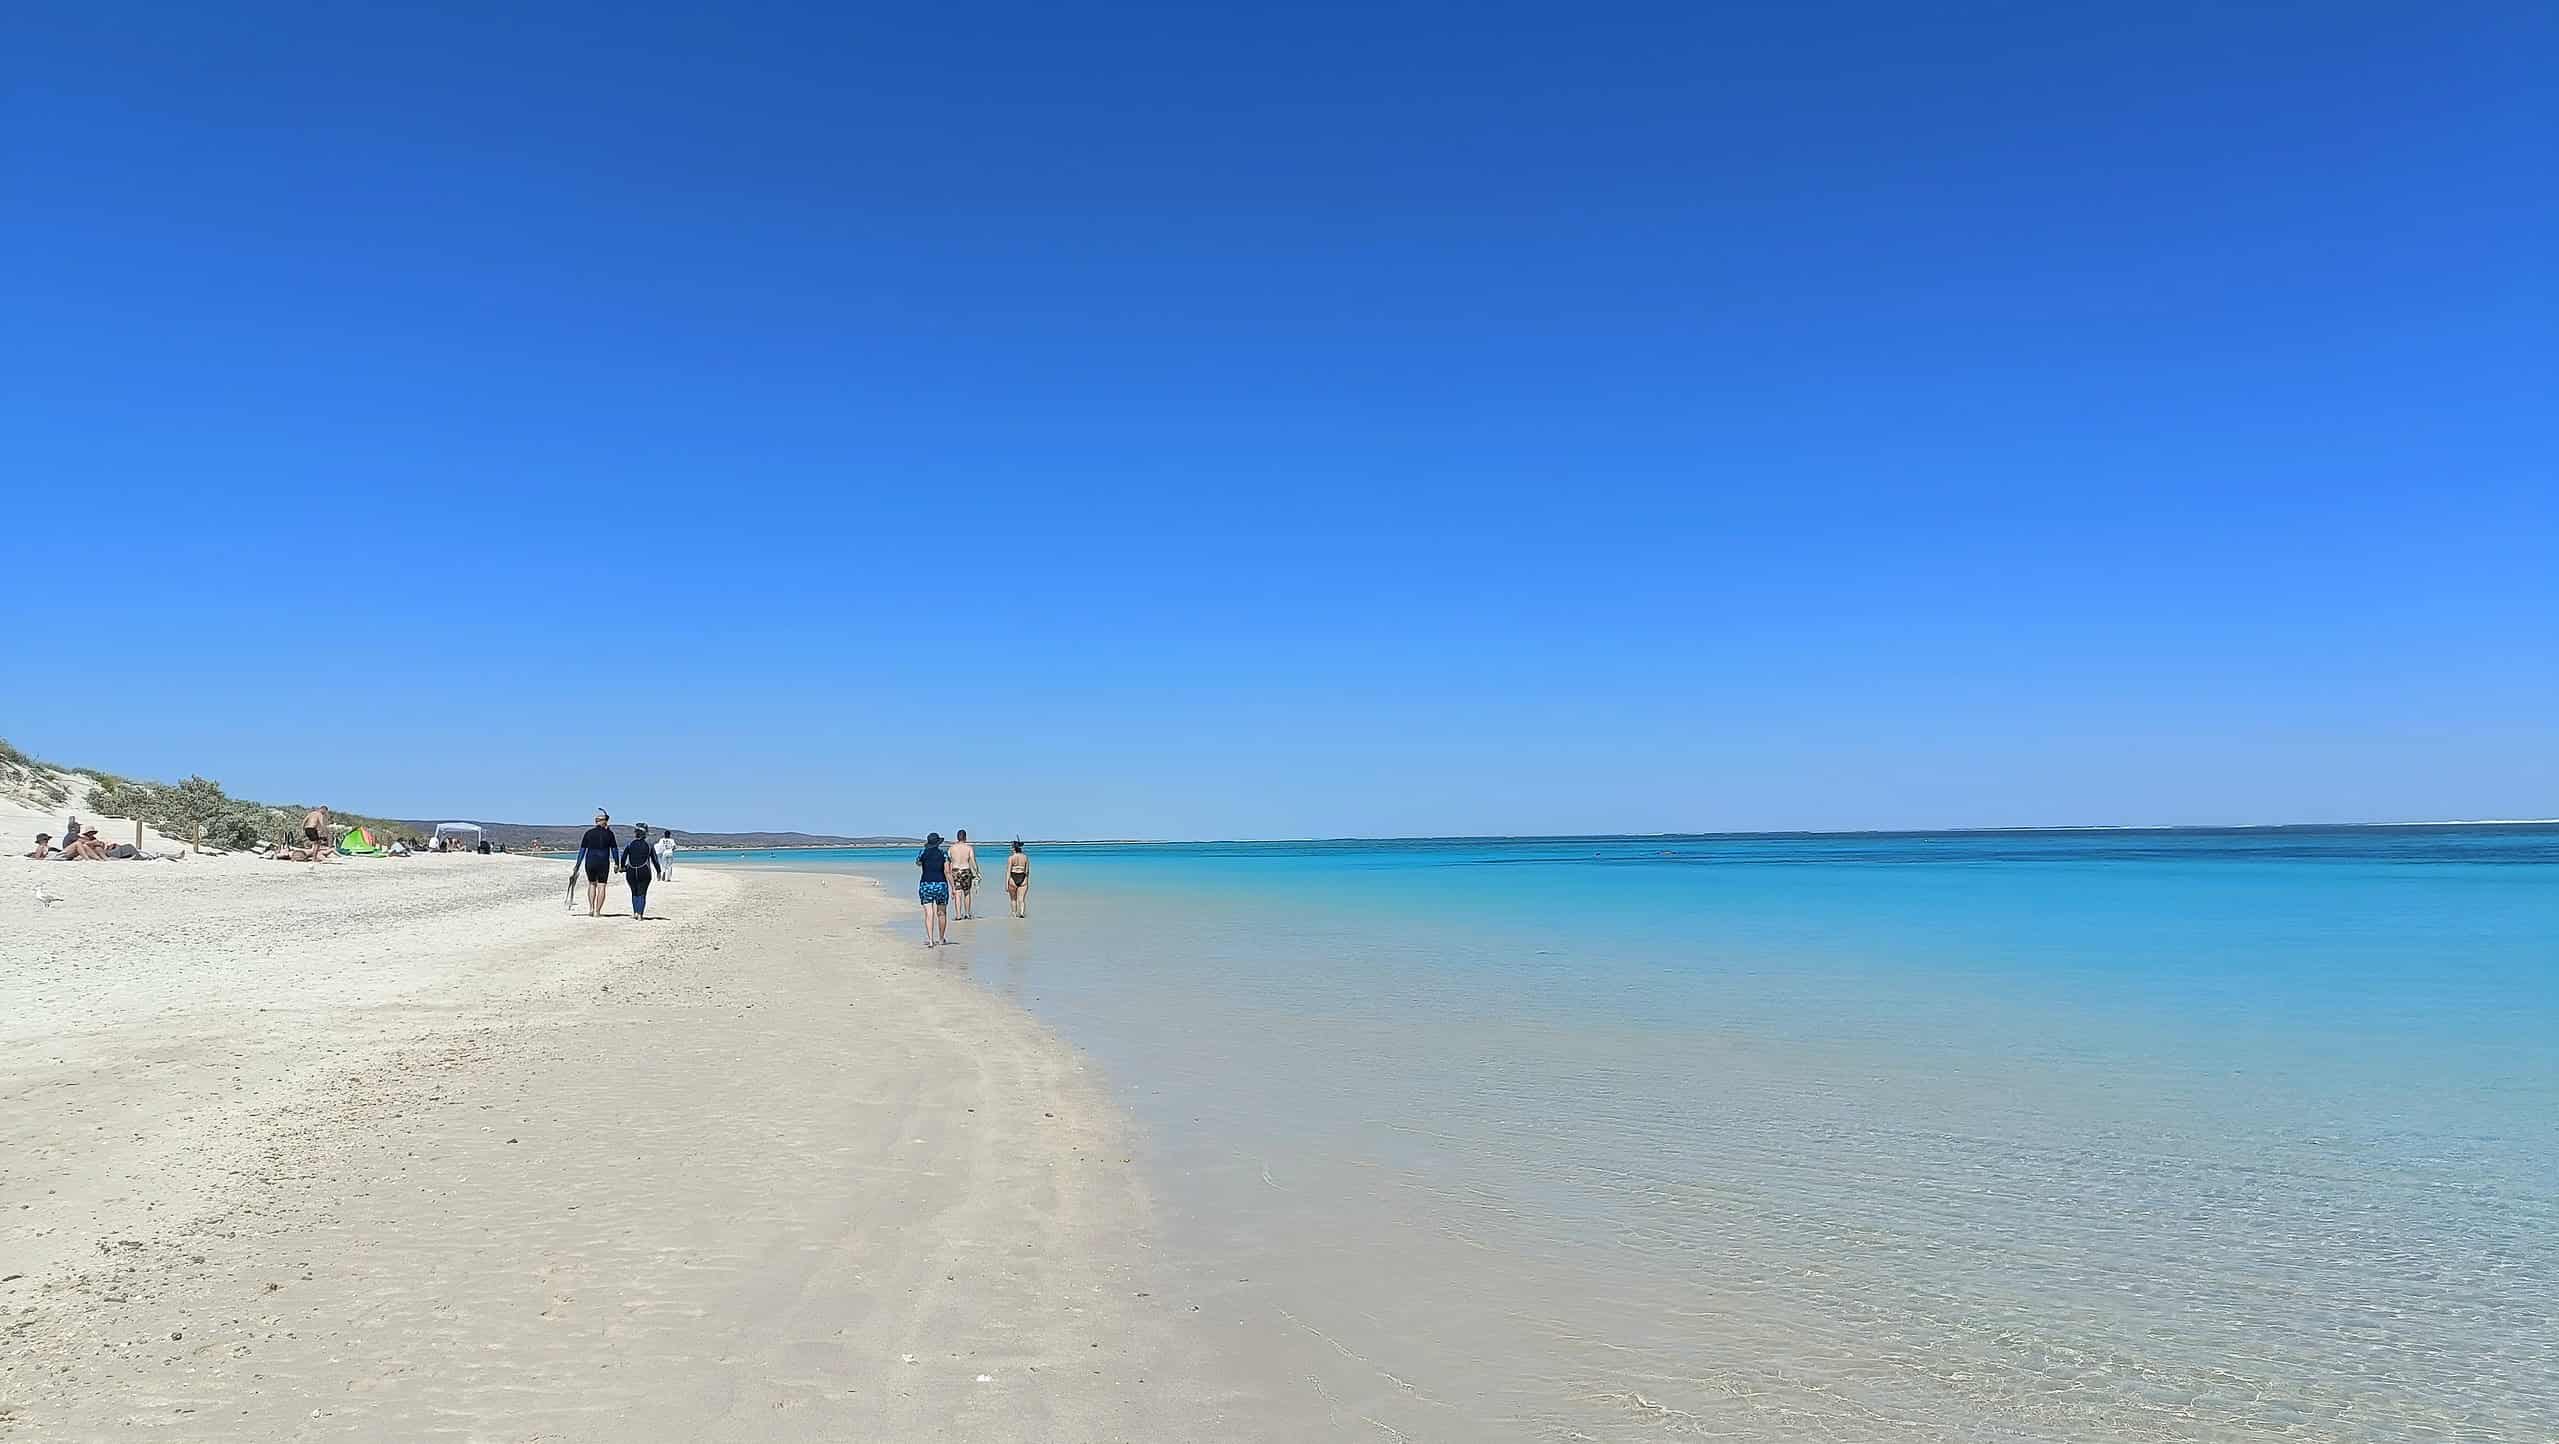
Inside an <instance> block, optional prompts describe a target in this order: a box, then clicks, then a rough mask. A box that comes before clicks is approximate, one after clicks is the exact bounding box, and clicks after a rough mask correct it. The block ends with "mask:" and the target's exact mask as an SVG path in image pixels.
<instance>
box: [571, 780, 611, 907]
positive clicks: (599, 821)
mask: <svg viewBox="0 0 2559 1444" xmlns="http://www.w3.org/2000/svg"><path fill="white" fill-rule="evenodd" d="M612 820H613V814H612V813H609V812H607V811H605V810H604V809H603V808H601V807H599V808H597V809H596V810H595V826H593V827H590V828H588V829H587V830H586V836H584V837H581V838H579V839H578V866H580V867H583V868H585V869H586V915H587V916H588V917H591V918H600V917H602V916H604V884H605V883H606V881H607V880H609V879H610V878H611V877H612V876H613V854H614V853H615V852H616V851H617V850H618V845H617V844H616V843H615V842H614V840H613V829H612V828H610V827H607V826H605V824H606V823H608V822H611V821H612Z"/></svg>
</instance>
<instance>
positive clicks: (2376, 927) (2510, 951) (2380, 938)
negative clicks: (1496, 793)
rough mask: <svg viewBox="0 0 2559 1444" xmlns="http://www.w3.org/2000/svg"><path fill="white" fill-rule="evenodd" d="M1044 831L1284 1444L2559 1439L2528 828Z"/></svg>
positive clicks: (1069, 963)
mask: <svg viewBox="0 0 2559 1444" xmlns="http://www.w3.org/2000/svg"><path fill="white" fill-rule="evenodd" d="M735 856H737V857H739V858H740V859H743V860H752V861H758V862H761V863H763V864H765V865H785V866H790V867H818V868H838V869H849V870H853V871H858V872H863V873H868V874H871V875H874V876H876V877H878V878H879V879H881V880H882V882H883V883H884V885H886V886H887V887H889V888H890V889H891V890H892V892H893V893H894V895H896V896H898V897H900V898H904V899H911V898H912V897H913V881H914V876H915V874H914V869H913V867H912V864H911V862H910V853H909V852H908V851H907V850H903V849H901V850H895V851H888V852H876V851H845V852H834V853H805V852H799V853H788V854H761V855H757V854H740V855H735ZM982 856H983V861H984V863H985V864H986V866H987V870H988V872H989V873H990V874H993V873H994V872H995V870H996V869H998V868H1000V867H1001V865H1002V864H1001V849H1000V848H988V849H987V850H986V852H985V853H984V854H983V855H982ZM1032 856H1033V859H1034V866H1035V872H1034V887H1033V891H1032V895H1031V896H1032V901H1031V916H1030V917H1029V919H1028V920H1027V921H1015V920H1013V919H1011V918H1009V917H1007V916H1006V915H1005V913H1006V908H1005V902H1004V898H1003V894H1002V890H1001V888H1000V887H990V888H988V889H987V890H986V891H985V892H984V893H982V895H981V900H980V912H981V914H982V916H981V917H980V919H979V920H978V921H975V922H964V923H958V924H956V925H955V929H954V931H955V937H956V939H957V940H958V942H959V944H960V946H958V947H957V948H955V949H953V950H951V951H950V952H949V953H927V952H926V951H925V950H924V949H923V948H922V947H921V932H920V930H918V931H914V932H913V933H912V934H911V936H913V937H914V939H915V940H916V942H917V944H918V946H917V949H916V956H917V965H918V966H933V967H953V968H960V967H965V968H966V969H967V970H969V971H970V972H971V973H973V974H975V975H976V976H977V977H978V978H980V979H981V980H982V981H983V982H984V983H985V984H986V985H988V986H990V987H993V988H996V989H999V990H1001V991H1002V992H1003V993H1005V994H1007V995H1009V996H1011V997H1013V998H1015V999H1016V1000H1018V1001H1019V1002H1020V1003H1021V1004H1022V1005H1023V1006H1025V1007H1027V1008H1029V1009H1030V1010H1032V1011H1033V1012H1034V1013H1036V1014H1037V1015H1039V1016H1040V1017H1042V1018H1043V1019H1045V1020H1046V1021H1048V1022H1049V1023H1050V1024H1051V1025H1053V1026H1054V1027H1055V1028H1056V1029H1057V1030H1058V1031H1059V1032H1060V1033H1061V1034H1062V1035H1063V1036H1065V1037H1066V1038H1067V1039H1068V1040H1069V1041H1070V1042H1072V1043H1074V1044H1076V1045H1077V1046H1078V1047H1080V1048H1081V1049H1082V1050H1084V1052H1085V1053H1086V1054H1087V1055H1088V1056H1089V1057H1091V1058H1092V1059H1093V1060H1094V1062H1095V1064H1096V1066H1098V1067H1099V1068H1100V1069H1102V1070H1103V1072H1104V1073H1105V1074H1106V1076H1107V1077H1108V1078H1109V1080H1110V1082H1111V1084H1112V1086H1113V1088H1114V1089H1115V1090H1116V1092H1117V1094H1118V1096H1119V1097H1120V1098H1121V1100H1122V1101H1123V1102H1124V1103H1125V1104H1126V1106H1127V1107H1128V1108H1129V1109H1130V1111H1131V1112H1132V1113H1133V1114H1134V1115H1135V1117H1136V1118H1137V1119H1138V1120H1139V1121H1140V1123H1141V1124H1142V1125H1143V1133H1144V1137H1145V1138H1146V1139H1147V1144H1146V1148H1147V1156H1146V1157H1145V1158H1144V1159H1143V1160H1141V1161H1142V1162H1143V1163H1144V1165H1145V1166H1146V1167H1147V1168H1148V1169H1149V1171H1150V1174H1151V1176H1152V1178H1153V1181H1154V1183H1155V1185H1156V1192H1157V1194H1158V1196H1159V1197H1160V1198H1161V1200H1162V1209H1163V1219H1162V1224H1163V1229H1162V1232H1163V1235H1164V1239H1165V1247H1166V1248H1167V1249H1168V1250H1169V1251H1171V1252H1172V1254H1173V1255H1174V1256H1175V1257H1176V1259H1177V1261H1178V1263H1179V1266H1180V1268H1181V1269H1182V1270H1183V1273H1184V1276H1185V1277H1186V1278H1187V1279H1188V1281H1189V1291H1190V1293H1191V1297H1190V1299H1189V1304H1191V1305H1196V1306H1197V1308H1198V1309H1199V1319H1200V1323H1201V1327H1202V1329H1203V1330H1204V1331H1206V1332H1207V1333H1208V1334H1209V1335H1210V1336H1211V1337H1212V1338H1213V1339H1214V1340H1215V1341H1216V1342H1217V1343H1218V1344H1219V1346H1220V1348H1221V1350H1222V1353H1223V1354H1224V1356H1225V1357H1228V1358H1231V1359H1234V1360H1238V1361H1243V1363H1242V1364H1241V1365H1240V1366H1239V1367H1240V1369H1241V1377H1243V1378H1245V1379H1246V1380H1247V1383H1246V1384H1245V1386H1244V1387H1246V1388H1247V1390H1248V1397H1249V1398H1251V1399H1253V1400H1254V1401H1255V1403H1254V1407H1255V1408H1256V1409H1266V1410H1267V1411H1268V1412H1269V1415H1270V1417H1286V1418H1293V1419H1297V1420H1300V1421H1303V1426H1304V1427H1303V1433H1304V1434H1305V1436H1306V1437H1340V1438H1377V1439H1404V1440H1412V1441H1422V1440H1449V1441H1471V1440H1511V1439H1516V1440H1614V1439H1653V1438H1681V1439H1690V1438H1698V1439H1768V1440H1838V1441H1879V1444H1880V1441H1937V1440H1943V1441H1949V1444H1953V1441H1963V1444H1998V1441H2030V1440H2032V1441H2051V1440H2088V1441H2109V1444H2138V1441H2151V1440H2159V1441H2169V1440H2274V1439H2283V1440H2336V1441H2365V1440H2371V1441H2380V1440H2391V1441H2400V1440H2418V1439H2443V1440H2465V1441H2509V1440H2511V1441H2518V1444H2520V1441H2533V1444H2545V1441H2549V1440H2553V1439H2559V827H2544V826H2459V827H2378V828H2271V829H2242V830H2198V831H2111V830H2106V831H2060V832H2001V833H1978V832H1976V833H1954V834H1932V835H1911V834H1892V835H1854V836H1851V835H1823V836H1716V837H1645V838H1506V839H1494V840H1478V839H1464V840H1420V841H1396V842H1319V843H1252V844H1196V845H1142V846H1141V845H1127V846H1121V845H1058V846H1039V847H1035V848H1034V849H1033V850H1032ZM712 857H713V855H712V854H707V853H692V852H688V853H686V854H685V857H684V863H685V865H686V866H693V865H696V864H697V863H700V862H705V861H710V860H711V859H712Z"/></svg>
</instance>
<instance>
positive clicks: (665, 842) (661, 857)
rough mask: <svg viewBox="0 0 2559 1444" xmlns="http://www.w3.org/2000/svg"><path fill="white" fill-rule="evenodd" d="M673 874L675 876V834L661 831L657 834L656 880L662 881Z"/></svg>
mask: <svg viewBox="0 0 2559 1444" xmlns="http://www.w3.org/2000/svg"><path fill="white" fill-rule="evenodd" d="M673 876H675V834H674V833H672V832H661V833H659V834H658V881H660V882H664V881H666V880H667V879H668V878H671V877H673Z"/></svg>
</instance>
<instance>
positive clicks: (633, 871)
mask: <svg viewBox="0 0 2559 1444" xmlns="http://www.w3.org/2000/svg"><path fill="white" fill-rule="evenodd" d="M657 870H658V855H657V849H655V848H653V847H651V846H649V825H648V824H647V823H645V822H643V823H641V824H640V825H639V826H638V827H636V828H634V829H632V832H631V845H630V846H629V847H626V848H624V849H622V880H623V881H624V882H627V883H629V884H630V885H631V916H633V917H635V918H645V917H647V916H648V915H649V879H650V878H652V877H654V876H656V874H657Z"/></svg>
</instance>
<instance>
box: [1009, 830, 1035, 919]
mask: <svg viewBox="0 0 2559 1444" xmlns="http://www.w3.org/2000/svg"><path fill="white" fill-rule="evenodd" d="M1004 895H1005V896H1006V897H1008V898H1011V899H1012V900H1013V916H1015V917H1017V918H1026V917H1029V916H1030V915H1031V858H1030V854H1028V853H1026V852H1024V851H1022V839H1020V838H1018V837H1017V838H1015V839H1013V855H1012V856H1011V857H1008V858H1006V859H1004Z"/></svg>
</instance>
